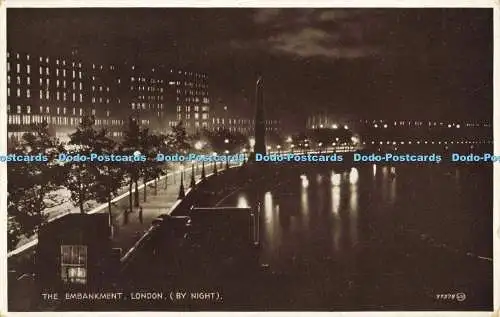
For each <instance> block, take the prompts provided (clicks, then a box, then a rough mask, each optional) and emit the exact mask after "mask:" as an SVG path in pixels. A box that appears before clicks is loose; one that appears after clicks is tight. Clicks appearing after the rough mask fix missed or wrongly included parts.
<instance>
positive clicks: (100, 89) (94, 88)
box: [92, 86, 109, 92]
mask: <svg viewBox="0 0 500 317" xmlns="http://www.w3.org/2000/svg"><path fill="white" fill-rule="evenodd" d="M95 90H96V87H95V86H92V91H95ZM99 91H103V90H102V86H99ZM106 91H107V92H109V87H106Z"/></svg>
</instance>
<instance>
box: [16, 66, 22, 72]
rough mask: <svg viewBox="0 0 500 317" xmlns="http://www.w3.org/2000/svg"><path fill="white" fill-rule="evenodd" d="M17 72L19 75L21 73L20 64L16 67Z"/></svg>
mask: <svg viewBox="0 0 500 317" xmlns="http://www.w3.org/2000/svg"><path fill="white" fill-rule="evenodd" d="M16 70H17V72H18V73H20V72H21V65H20V64H17V65H16Z"/></svg>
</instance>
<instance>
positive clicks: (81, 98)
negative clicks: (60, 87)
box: [40, 89, 83, 102]
mask: <svg viewBox="0 0 500 317" xmlns="http://www.w3.org/2000/svg"><path fill="white" fill-rule="evenodd" d="M50 95H51V94H50V92H49V90H45V92H44V91H42V90H41V89H40V100H44V99H45V100H50ZM44 97H45V98H44ZM72 97H73V98H72V99H71V100H72V101H73V102H77V98H76V94H75V93H73V94H72ZM56 100H57V101H67V100H66V92H63V93H62V98H61V92H59V91H56ZM78 101H79V102H83V95H82V94H81V93H80V94H78Z"/></svg>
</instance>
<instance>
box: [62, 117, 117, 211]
mask: <svg viewBox="0 0 500 317" xmlns="http://www.w3.org/2000/svg"><path fill="white" fill-rule="evenodd" d="M113 146H114V143H113V141H112V140H110V139H109V138H108V137H107V136H106V130H105V129H101V130H99V131H97V130H96V129H95V128H94V118H93V117H90V116H85V117H83V118H82V122H81V123H80V125H79V126H78V128H77V130H76V131H75V132H74V133H73V134H71V135H70V142H69V149H68V154H69V155H71V156H73V157H75V156H77V155H80V156H85V157H87V158H90V156H91V154H92V153H95V154H98V155H100V154H105V153H110V152H111V151H112V150H113ZM65 166H66V168H67V173H68V177H67V178H66V180H65V182H64V184H65V186H66V188H68V190H69V191H70V192H71V199H72V200H73V202H74V203H75V205H78V206H79V208H80V213H82V214H83V213H85V210H84V205H83V204H84V203H85V202H86V201H89V200H93V199H95V200H99V199H100V198H101V197H102V196H101V194H100V192H102V189H101V187H102V186H103V183H106V182H105V181H103V176H102V174H103V173H102V171H101V170H102V169H103V167H102V166H100V165H99V164H98V163H96V162H91V161H89V160H88V159H87V160H80V161H77V160H72V161H69V162H66V163H65Z"/></svg>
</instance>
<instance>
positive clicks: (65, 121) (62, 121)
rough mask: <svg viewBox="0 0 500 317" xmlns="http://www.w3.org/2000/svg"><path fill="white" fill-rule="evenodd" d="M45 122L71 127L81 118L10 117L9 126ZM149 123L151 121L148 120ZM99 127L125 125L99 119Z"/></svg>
mask: <svg viewBox="0 0 500 317" xmlns="http://www.w3.org/2000/svg"><path fill="white" fill-rule="evenodd" d="M43 121H45V122H47V123H49V124H55V125H70V126H77V125H79V124H80V122H81V118H79V117H65V116H43V115H9V116H8V124H14V125H21V124H31V123H42V122H43ZM148 122H149V120H148ZM96 124H97V125H115V126H119V125H123V124H124V121H123V120H118V119H97V120H96Z"/></svg>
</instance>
